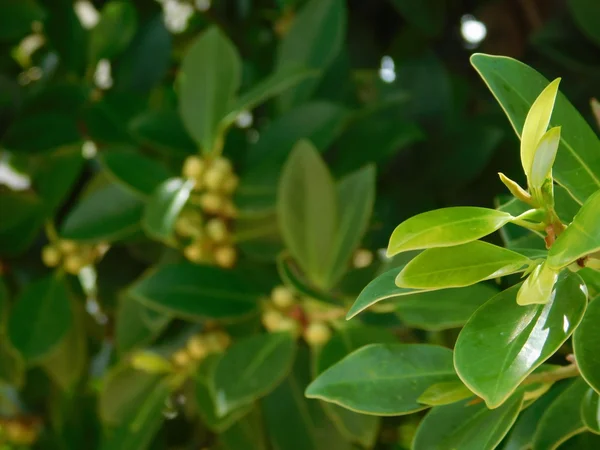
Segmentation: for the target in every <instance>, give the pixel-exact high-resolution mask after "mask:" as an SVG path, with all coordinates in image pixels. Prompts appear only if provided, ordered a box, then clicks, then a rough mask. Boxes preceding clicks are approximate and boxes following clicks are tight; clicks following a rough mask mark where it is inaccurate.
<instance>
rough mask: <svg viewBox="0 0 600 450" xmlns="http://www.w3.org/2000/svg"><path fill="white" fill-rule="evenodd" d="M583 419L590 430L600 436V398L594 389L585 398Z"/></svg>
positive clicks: (582, 403) (582, 411)
mask: <svg viewBox="0 0 600 450" xmlns="http://www.w3.org/2000/svg"><path fill="white" fill-rule="evenodd" d="M581 419H582V420H583V423H584V424H585V426H586V427H587V428H588V429H589V430H591V431H593V432H594V433H596V434H600V396H599V395H598V393H597V392H596V391H594V390H593V389H588V391H587V392H586V394H585V395H584V397H583V401H582V402H581Z"/></svg>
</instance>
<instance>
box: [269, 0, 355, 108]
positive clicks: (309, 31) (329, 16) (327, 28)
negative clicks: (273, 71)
mask: <svg viewBox="0 0 600 450" xmlns="http://www.w3.org/2000/svg"><path fill="white" fill-rule="evenodd" d="M345 34H346V7H345V3H344V2H343V1H342V0H310V1H309V2H308V3H306V5H305V6H304V8H302V10H301V11H300V13H299V14H298V15H296V17H295V18H294V22H293V23H292V27H291V29H290V30H289V31H288V32H287V33H286V35H285V37H284V38H283V39H282V41H281V44H280V45H279V48H278V49H277V65H276V67H277V71H280V70H284V69H287V68H294V67H305V68H307V69H325V68H327V67H328V66H329V65H330V64H331V62H332V61H333V60H334V58H335V57H336V56H337V55H338V53H339V52H340V49H341V47H342V45H343V42H344V36H345ZM318 81H319V79H318V78H312V79H310V80H306V81H304V82H302V83H300V84H299V85H298V86H296V87H295V88H294V89H290V90H288V91H287V92H285V93H284V94H283V95H281V96H280V97H279V100H280V107H281V109H282V110H286V109H289V108H291V107H293V106H296V105H298V104H300V103H302V102H304V101H306V100H307V99H308V98H309V97H310V96H311V95H312V93H313V91H314V90H315V88H316V87H317V84H318Z"/></svg>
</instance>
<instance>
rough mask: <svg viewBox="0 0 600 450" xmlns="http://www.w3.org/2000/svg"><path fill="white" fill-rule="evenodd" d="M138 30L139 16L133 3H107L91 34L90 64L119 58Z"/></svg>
mask: <svg viewBox="0 0 600 450" xmlns="http://www.w3.org/2000/svg"><path fill="white" fill-rule="evenodd" d="M136 29H137V16H136V11H135V8H134V7H133V5H132V4H131V3H128V2H124V1H110V2H108V3H106V4H105V5H104V7H103V8H102V12H101V13H100V21H99V22H98V23H97V24H96V26H95V27H94V28H93V29H92V32H91V34H90V44H89V51H90V63H91V64H96V63H97V62H98V61H99V60H101V59H112V58H114V57H115V56H117V55H118V54H119V53H121V52H122V51H123V50H125V48H126V47H127V45H129V43H130V42H131V39H132V38H133V36H134V34H135V31H136Z"/></svg>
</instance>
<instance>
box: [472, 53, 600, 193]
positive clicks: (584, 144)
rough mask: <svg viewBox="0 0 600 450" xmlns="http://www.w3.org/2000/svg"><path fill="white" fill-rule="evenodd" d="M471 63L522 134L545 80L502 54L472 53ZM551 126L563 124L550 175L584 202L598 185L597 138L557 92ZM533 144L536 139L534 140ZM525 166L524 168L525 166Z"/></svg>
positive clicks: (599, 152) (599, 182) (540, 127)
mask: <svg viewBox="0 0 600 450" xmlns="http://www.w3.org/2000/svg"><path fill="white" fill-rule="evenodd" d="M471 64H473V66H474V67H475V69H476V70H477V71H478V72H479V74H480V75H481V77H482V78H483V79H484V81H485V82H486V83H487V85H488V87H489V88H490V90H491V91H492V94H494V96H495V97H496V99H497V100H498V102H499V103H500V106H502V108H503V109H504V112H505V113H506V115H507V116H508V119H509V120H510V122H511V124H512V126H513V128H514V129H515V131H516V133H517V135H521V131H522V129H523V123H524V122H525V117H526V116H527V114H528V112H529V110H530V107H531V105H532V104H533V103H534V101H535V100H536V98H537V97H538V94H539V93H540V92H541V91H542V90H543V88H544V87H547V85H548V81H547V80H546V79H545V78H544V77H543V76H542V75H540V74H539V73H538V72H536V71H535V70H534V69H532V68H531V67H529V66H527V65H525V64H523V63H521V62H519V61H516V60H514V59H512V58H507V57H504V56H491V55H484V54H475V55H473V56H472V57H471ZM541 125H543V124H541ZM550 125H551V126H561V127H562V129H561V137H560V147H559V150H558V154H557V155H556V161H555V163H554V166H553V170H552V173H553V176H554V178H555V179H556V181H557V182H558V183H559V184H560V185H561V186H563V187H565V188H566V189H567V190H568V191H569V192H570V193H571V195H572V196H573V197H574V198H575V199H576V200H577V201H578V202H579V203H583V202H584V201H585V199H586V198H587V197H589V196H590V195H592V194H593V193H594V192H596V191H597V190H598V189H599V188H600V175H598V174H599V173H600V158H598V157H597V155H598V154H600V140H598V137H597V136H596V134H595V133H594V131H593V130H592V129H591V128H590V126H589V124H588V123H587V122H586V121H585V119H584V118H583V117H582V116H581V115H580V114H579V112H578V111H577V110H576V109H575V108H574V107H573V105H571V103H569V101H568V100H567V98H566V97H565V96H564V95H562V94H561V93H559V94H558V95H557V98H556V104H555V106H554V110H553V112H552V118H551V120H550ZM547 126H548V124H546V127H547ZM535 128H536V129H538V128H539V129H541V130H542V131H541V134H539V136H540V137H541V135H542V134H543V133H544V132H545V131H546V129H545V128H544V127H542V126H539V127H535ZM538 133H539V132H538ZM533 140H534V139H533V138H532V139H531V141H533ZM538 140H539V138H538ZM527 142H528V140H526V143H527ZM536 144H537V141H536V142H534V143H533V145H536ZM522 145H524V144H523V142H522ZM530 161H531V160H530ZM524 167H526V171H527V170H528V167H527V166H525V165H524ZM529 167H530V166H529Z"/></svg>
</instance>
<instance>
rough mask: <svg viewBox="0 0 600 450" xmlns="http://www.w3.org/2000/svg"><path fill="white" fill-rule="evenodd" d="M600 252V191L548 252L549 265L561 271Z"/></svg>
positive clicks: (589, 199)
mask: <svg viewBox="0 0 600 450" xmlns="http://www.w3.org/2000/svg"><path fill="white" fill-rule="evenodd" d="M599 250H600V190H599V191H598V192H596V193H595V194H594V195H592V196H591V197H590V198H588V200H587V201H586V202H585V203H584V205H583V206H582V207H581V209H580V210H579V212H578V213H577V215H576V216H575V217H574V218H573V222H571V224H570V225H569V226H568V227H567V229H566V230H565V231H564V232H563V233H562V234H561V235H560V236H558V238H557V239H556V241H555V242H554V244H552V247H551V248H550V251H549V252H548V265H549V266H550V267H552V268H555V269H560V268H562V267H564V266H566V265H568V264H570V263H572V262H574V261H575V260H577V259H578V258H581V257H583V256H585V255H588V254H590V253H594V252H596V251H599Z"/></svg>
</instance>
